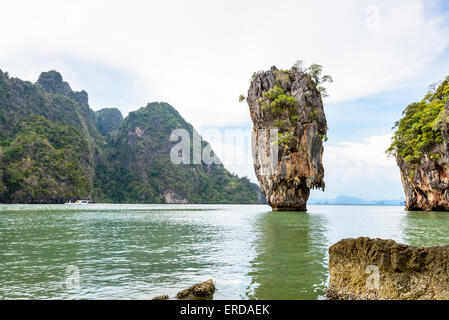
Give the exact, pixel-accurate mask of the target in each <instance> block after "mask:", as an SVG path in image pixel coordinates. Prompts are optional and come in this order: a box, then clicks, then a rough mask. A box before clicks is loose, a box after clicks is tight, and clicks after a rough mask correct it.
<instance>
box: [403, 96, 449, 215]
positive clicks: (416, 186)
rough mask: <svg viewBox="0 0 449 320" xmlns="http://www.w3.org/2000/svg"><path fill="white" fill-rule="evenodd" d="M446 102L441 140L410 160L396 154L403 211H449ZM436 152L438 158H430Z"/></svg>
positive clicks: (448, 150)
mask: <svg viewBox="0 0 449 320" xmlns="http://www.w3.org/2000/svg"><path fill="white" fill-rule="evenodd" d="M447 115H449V101H448V102H447V103H446V105H445V107H444V109H443V111H442V118H443V120H444V121H443V125H442V126H441V127H440V128H439V129H438V130H440V132H441V135H442V137H443V141H442V142H441V143H438V144H436V145H434V146H433V147H432V149H431V150H429V151H427V152H426V153H425V154H424V155H423V156H422V157H421V159H420V160H419V162H418V163H410V162H407V161H406V160H404V159H403V158H402V157H401V156H400V155H398V154H396V162H397V164H398V166H399V169H400V172H401V179H402V185H403V187H404V192H405V196H406V201H405V207H406V210H426V211H430V210H432V211H449V130H448V127H447V122H446V118H447ZM432 155H439V157H432Z"/></svg>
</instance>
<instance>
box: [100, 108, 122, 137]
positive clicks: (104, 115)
mask: <svg viewBox="0 0 449 320" xmlns="http://www.w3.org/2000/svg"><path fill="white" fill-rule="evenodd" d="M122 122H123V115H122V113H121V112H120V110H119V109H117V108H104V109H101V110H98V111H96V112H95V124H96V126H97V129H98V131H99V132H100V133H101V134H102V135H104V136H106V135H108V134H109V133H111V132H113V131H117V130H118V129H119V128H120V125H121V124H122Z"/></svg>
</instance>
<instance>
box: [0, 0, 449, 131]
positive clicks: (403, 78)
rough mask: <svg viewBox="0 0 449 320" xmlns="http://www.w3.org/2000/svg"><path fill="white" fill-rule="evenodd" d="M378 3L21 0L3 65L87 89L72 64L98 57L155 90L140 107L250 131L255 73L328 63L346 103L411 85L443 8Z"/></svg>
mask: <svg viewBox="0 0 449 320" xmlns="http://www.w3.org/2000/svg"><path fill="white" fill-rule="evenodd" d="M372 3H373V2H372V1H360V0H348V1H346V2H345V5H344V6H343V5H341V3H340V2H337V1H297V0H289V1H278V2H273V1H260V0H258V1H255V0H254V1H244V2H243V1H194V0H192V1H163V2H162V1H127V2H119V1H95V2H94V1H39V2H36V1H10V2H7V3H2V9H1V11H0V30H2V31H1V33H0V41H1V43H2V50H1V52H0V67H1V68H2V69H5V70H7V71H9V72H10V73H11V74H12V75H14V76H21V77H26V78H27V79H29V80H33V81H34V80H36V78H37V76H38V73H39V72H40V71H41V70H45V69H49V68H51V67H52V66H54V67H57V68H58V69H62V70H63V71H64V73H65V74H64V77H65V78H66V79H67V80H68V81H71V82H72V80H73V82H74V84H75V85H74V86H75V87H76V88H80V87H83V83H79V82H77V77H76V70H71V69H74V68H75V67H73V66H71V65H70V64H69V63H65V61H64V57H66V56H70V57H71V58H79V59H84V60H85V59H89V60H91V61H93V62H95V61H97V62H99V63H100V62H101V63H102V64H106V65H111V66H113V67H114V68H121V69H123V70H126V71H127V72H128V73H132V74H135V75H136V78H138V79H139V82H138V84H136V85H139V86H141V87H143V88H145V90H146V92H148V96H147V97H146V98H142V101H141V104H140V106H142V105H144V104H145V103H146V102H147V101H154V100H167V101H168V102H169V103H171V104H173V105H174V106H175V107H176V108H177V109H178V110H179V111H180V112H181V114H183V115H184V116H185V117H186V118H187V120H189V121H191V122H192V123H193V124H194V125H199V124H201V123H207V124H208V125H229V124H233V125H237V124H249V113H248V108H247V106H246V105H245V104H239V103H238V102H237V97H238V95H239V94H240V93H244V92H245V91H246V89H247V87H248V80H249V77H250V75H251V74H252V72H253V71H256V70H259V69H266V68H268V67H270V66H271V65H273V64H276V65H278V66H280V67H288V66H290V65H291V64H293V63H294V62H295V60H297V59H303V60H306V61H308V62H310V63H312V62H318V63H321V64H323V65H324V66H325V70H326V71H328V72H330V73H331V74H332V75H333V77H334V80H335V83H334V84H333V85H332V86H331V87H330V88H329V92H330V94H331V100H329V102H337V101H345V100H349V99H353V98H356V97H362V96H366V95H369V94H374V93H378V92H381V91H383V90H385V89H389V88H392V87H396V86H400V85H401V84H404V83H405V82H407V83H409V82H410V81H413V79H414V78H419V77H420V75H421V74H422V72H423V70H424V68H425V67H426V66H428V65H429V64H430V63H432V61H435V59H436V58H438V56H439V55H440V54H441V53H442V51H443V50H444V49H445V48H446V47H447V45H448V42H447V39H448V29H447V25H446V24H445V20H444V18H445V17H444V16H443V15H442V14H440V13H438V12H434V11H432V10H431V9H432V8H431V7H429V6H430V4H431V3H432V2H429V1H424V0H397V1H386V0H385V1H376V2H375V3H376V5H375V6H373V5H372ZM55 56H56V57H60V58H61V60H58V61H57V63H56V62H55V61H54V58H52V59H49V60H45V57H55ZM85 89H87V90H89V88H85ZM111 90H114V89H113V88H111ZM90 93H91V96H92V95H93V94H95V93H94V92H90ZM144 99H145V100H147V101H145V100H144ZM94 107H99V106H94ZM119 107H121V108H122V109H123V111H125V113H126V112H127V111H130V109H132V108H131V107H130V106H129V105H126V104H123V105H120V106H119ZM137 107H139V106H135V107H134V108H137Z"/></svg>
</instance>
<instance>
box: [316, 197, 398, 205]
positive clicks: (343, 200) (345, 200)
mask: <svg viewBox="0 0 449 320" xmlns="http://www.w3.org/2000/svg"><path fill="white" fill-rule="evenodd" d="M309 204H315V205H385V206H403V205H404V199H403V198H401V199H393V200H391V199H389V200H385V199H384V200H365V199H362V198H358V197H351V196H344V195H340V196H338V197H336V198H333V199H310V200H309Z"/></svg>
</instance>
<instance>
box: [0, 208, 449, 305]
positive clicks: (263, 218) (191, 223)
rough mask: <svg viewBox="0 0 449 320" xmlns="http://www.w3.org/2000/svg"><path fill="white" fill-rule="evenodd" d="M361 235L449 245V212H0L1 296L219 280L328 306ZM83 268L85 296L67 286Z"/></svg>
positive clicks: (157, 290)
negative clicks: (334, 269) (346, 247)
mask: <svg viewBox="0 0 449 320" xmlns="http://www.w3.org/2000/svg"><path fill="white" fill-rule="evenodd" d="M360 236H368V237H379V238H390V239H394V240H396V241H399V242H402V243H406V244H411V245H416V246H430V245H442V244H447V243H449V213H434V212H430V213H422V212H404V211H403V208H402V207H381V206H309V212H307V213H304V212H288V213H273V212H271V211H270V208H269V207H267V206H244V205H100V204H96V205H88V206H76V205H0V298H3V299H17V298H19V299H22V298H31V299H79V298H82V299H150V298H151V297H153V296H156V295H161V294H166V293H168V294H170V295H173V294H175V293H176V292H177V291H179V290H181V289H184V288H186V287H188V286H190V285H191V284H193V283H196V282H201V281H204V280H207V279H209V278H212V279H214V281H215V282H216V284H217V289H218V290H217V292H216V294H215V298H216V299H321V298H322V297H323V294H324V290H325V288H326V284H327V281H328V273H327V259H328V255H327V250H328V247H329V246H330V245H332V244H333V243H335V242H337V241H339V240H341V239H343V238H350V237H360ZM74 267H75V268H77V269H78V270H79V274H80V282H79V288H67V283H66V281H67V276H68V275H70V272H71V270H73V268H74ZM67 268H69V269H67ZM71 268H72V269H71ZM67 271H69V273H67ZM69 284H70V283H69Z"/></svg>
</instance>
